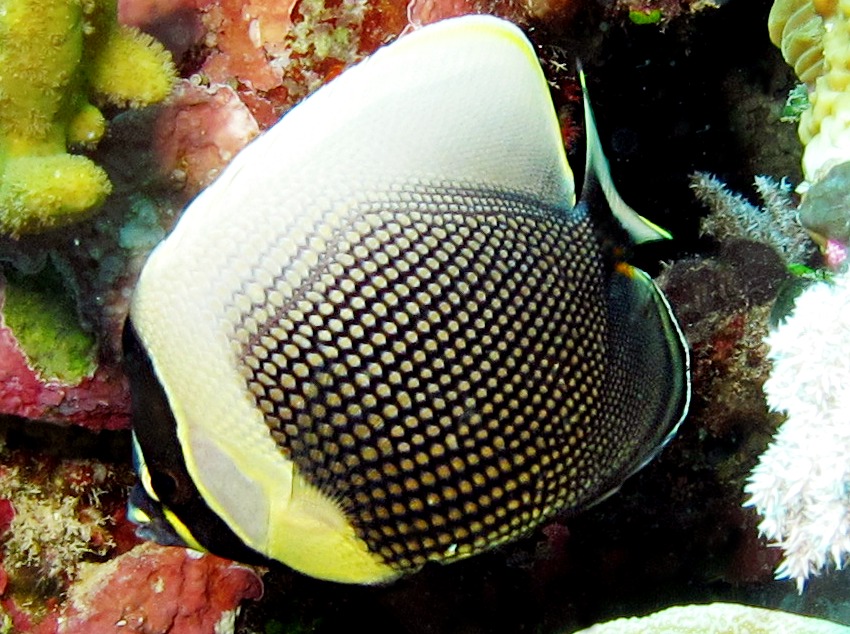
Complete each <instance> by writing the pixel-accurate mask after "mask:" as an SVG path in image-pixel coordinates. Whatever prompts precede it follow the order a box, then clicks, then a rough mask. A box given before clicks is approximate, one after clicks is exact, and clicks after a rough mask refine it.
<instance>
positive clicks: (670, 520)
mask: <svg viewBox="0 0 850 634" xmlns="http://www.w3.org/2000/svg"><path fill="white" fill-rule="evenodd" d="M0 4H2V6H3V9H4V11H3V12H2V15H0V62H2V63H0V67H3V68H7V67H9V66H8V64H9V63H11V62H9V60H11V59H13V60H15V62H14V63H15V64H17V66H15V68H14V72H15V73H16V77H17V78H18V79H16V81H15V82H11V83H10V82H9V80H7V79H4V78H3V77H0V632H24V633H29V632H32V633H39V634H41V633H51V634H52V633H58V632H68V633H70V632H145V633H154V632H156V633H165V632H168V633H170V634H204V633H207V632H209V633H213V632H215V633H218V634H222V633H225V632H238V633H240V634H260V633H263V634H283V633H290V632H291V633H296V632H320V633H333V632H343V631H346V632H347V631H352V630H361V629H362V630H368V631H371V632H394V633H398V632H410V633H411V634H420V633H421V634H425V633H428V632H440V633H451V632H458V633H460V632H464V633H473V632H481V633H484V632H520V631H523V632H546V633H548V632H553V633H555V632H557V633H567V632H573V631H577V630H579V629H581V628H585V627H589V626H591V625H593V624H594V623H600V622H603V621H608V620H611V619H615V618H619V617H632V616H643V615H647V614H649V613H653V612H658V611H660V610H664V609H665V608H669V607H671V606H683V605H690V604H704V603H711V604H712V606H711V607H709V608H705V609H703V608H680V609H679V610H677V611H666V612H659V613H658V614H656V615H655V616H653V617H651V619H647V620H646V621H643V622H641V621H630V622H629V625H628V626H627V625H625V624H623V623H620V624H619V625H618V624H616V623H615V624H611V625H608V626H604V627H606V628H608V629H599V630H591V631H618V632H625V631H636V632H637V631H653V632H660V631H708V630H707V629H705V628H703V627H700V624H701V623H702V624H705V623H711V624H712V625H714V626H717V628H718V629H717V630H716V631H718V632H720V631H733V630H732V629H731V628H733V627H739V628H742V629H740V631H762V629H758V627H760V626H765V625H767V624H772V625H769V627H770V628H771V631H782V628H783V627H785V628H793V630H794V631H799V632H804V631H811V632H821V631H823V632H830V631H846V630H843V629H842V628H840V627H839V626H838V625H835V624H843V625H845V626H847V625H850V603H848V599H847V598H848V596H850V576H848V574H846V572H842V571H840V570H837V569H838V568H840V567H841V565H842V564H843V562H844V560H845V559H846V557H847V555H848V553H850V537H848V535H850V495H848V493H847V491H848V488H850V485H848V482H850V471H849V470H848V468H847V467H846V462H847V461H846V456H847V455H848V452H850V433H848V431H847V424H846V422H847V421H846V411H847V409H846V407H843V404H847V403H848V402H850V399H848V396H847V394H846V390H847V389H848V388H847V387H846V386H847V385H850V376H848V374H850V369H848V362H847V361H846V360H847V359H850V350H847V347H848V346H850V335H848V333H847V326H846V314H847V311H846V307H847V306H848V304H850V291H848V290H847V289H850V283H848V281H847V274H846V273H844V272H843V268H844V267H845V259H846V253H847V245H848V244H850V229H848V227H850V220H848V216H847V213H846V209H847V204H846V202H847V199H848V197H849V196H850V193H848V192H850V186H848V184H847V183H848V182H850V181H849V180H848V178H846V177H848V174H850V172H848V171H847V167H846V165H847V160H848V159H850V156H845V155H844V154H843V152H844V151H847V150H845V148H850V141H848V139H850V136H848V133H847V131H846V130H845V128H846V127H847V126H848V125H850V124H848V122H849V121H850V116H849V115H848V113H847V108H848V107H850V105H848V104H850V96H848V93H847V90H848V84H850V82H848V79H847V78H848V77H850V75H848V72H850V66H848V64H850V58H848V57H847V54H846V51H847V50H850V47H848V45H847V38H848V37H850V35H848V33H850V26H848V25H850V22H848V20H850V2H847V1H845V0H835V1H833V2H828V1H827V2H824V1H820V2H807V1H804V0H777V2H776V3H775V5H774V3H773V2H771V0H528V1H527V2H522V3H519V2H515V1H514V0H282V1H281V0H252V1H250V2H249V1H247V0H120V1H119V2H117V3H116V2H114V1H112V2H110V1H109V0H67V1H65V2H41V3H34V2H28V1H24V0H21V1H13V0H9V1H8V2H5V3H0ZM481 12H484V13H493V14H496V15H500V16H503V17H507V18H509V19H511V20H513V21H515V22H517V23H518V24H520V25H521V26H522V27H524V28H525V29H526V30H527V31H528V33H529V35H530V37H531V38H532V39H533V41H534V43H535V44H536V46H537V47H538V51H539V55H540V58H541V61H542V62H543V65H544V69H545V71H546V73H547V79H548V80H549V82H550V85H551V89H552V95H553V98H554V100H555V104H556V107H557V108H558V113H559V117H560V120H561V123H562V132H563V136H564V141H565V144H566V145H567V147H568V150H569V152H570V160H571V163H572V164H573V166H581V165H583V164H584V158H583V151H584V149H583V146H582V142H581V139H582V138H583V132H582V127H581V116H580V110H581V103H580V98H579V95H580V91H579V89H578V87H577V81H576V76H575V68H574V60H575V59H576V58H577V57H578V58H580V59H581V60H582V63H583V65H584V68H585V70H586V72H587V75H588V80H589V82H590V89H591V94H592V96H593V100H594V104H593V105H594V108H595V109H596V113H597V118H598V121H599V127H600V133H601V137H602V142H603V145H604V147H605V150H606V152H607V154H608V156H609V159H610V161H611V166H612V172H613V178H614V181H615V183H616V184H617V186H618V188H619V190H620V192H621V194H622V195H623V198H624V199H625V200H626V201H627V202H629V204H630V205H632V206H633V207H634V208H635V209H637V210H638V211H640V212H641V213H642V214H644V215H646V216H648V217H649V218H651V219H652V220H653V221H654V222H656V223H658V224H660V225H662V226H664V227H665V228H668V229H670V230H671V231H672V233H673V234H674V236H675V238H676V239H675V240H673V241H670V242H669V243H668V244H663V245H658V244H655V245H647V246H643V247H640V248H637V249H636V250H635V253H634V254H633V255H634V257H633V260H635V261H636V263H638V264H640V265H641V266H642V268H644V269H645V270H648V271H651V272H652V273H653V274H654V275H655V276H656V277H657V280H658V282H659V284H660V285H661V286H662V287H663V288H664V289H665V292H666V293H667V296H668V297H669V299H670V302H671V304H672V305H673V308H674V310H675V312H676V313H677V315H678V316H679V319H680V322H681V324H682V326H683V328H684V330H685V334H686V335H687V338H688V340H689V342H690V345H691V348H692V370H693V388H694V395H693V403H692V406H691V414H690V416H689V417H688V419H687V420H686V421H685V423H684V424H683V426H682V428H681V430H680V432H679V435H678V437H677V438H675V439H674V440H673V441H672V442H671V443H670V445H669V446H668V447H667V448H666V449H665V450H664V451H663V452H662V453H661V455H660V456H659V457H658V458H657V459H656V460H655V461H654V462H652V463H651V464H650V465H649V466H648V467H647V468H645V469H644V470H643V471H641V472H640V473H639V474H637V475H636V476H635V477H633V478H632V479H630V480H628V481H627V482H626V483H625V485H624V486H623V487H622V489H621V490H620V491H618V492H617V493H616V494H615V495H613V496H611V497H610V498H608V499H606V500H605V501H603V502H601V503H599V504H598V505H596V506H594V507H593V508H591V509H589V510H588V511H586V512H585V513H583V514H582V515H580V516H577V517H565V518H562V519H559V520H558V521H556V522H553V523H551V524H549V525H548V526H546V527H544V528H542V529H541V530H539V531H537V532H536V533H534V534H532V535H529V536H528V537H527V538H525V539H524V540H521V541H520V542H518V543H516V544H513V545H509V546H505V547H503V548H501V549H499V550H497V551H494V552H491V553H488V554H485V555H482V556H479V557H476V558H474V559H471V560H467V561H463V562H459V563H457V564H453V565H451V566H446V567H439V566H434V567H426V568H425V569H424V570H423V571H422V572H421V573H418V574H417V575H414V576H412V577H410V578H406V579H403V580H402V581H399V582H397V583H395V584H392V585H389V586H385V587H347V586H339V585H335V584H329V583H323V582H319V581H316V580H312V579H308V578H304V577H302V576H300V575H297V574H295V573H293V572H291V571H289V570H287V569H285V568H283V567H282V566H281V567H271V568H268V569H254V568H249V567H247V566H243V565H239V564H235V563H233V562H229V561H227V560H224V559H220V558H218V557H213V556H210V555H204V556H201V555H198V554H196V553H193V552H190V551H185V550H182V549H178V548H164V547H160V546H155V545H152V544H147V543H142V542H141V541H140V540H139V539H138V538H137V537H136V536H135V534H134V530H133V527H132V525H131V524H130V523H129V521H128V520H127V519H126V512H125V505H126V500H127V495H128V491H129V487H130V486H131V484H132V483H133V479H134V477H133V474H132V466H131V464H130V439H129V431H128V429H129V424H130V420H129V407H130V399H129V394H128V387H127V383H126V380H125V377H124V376H123V373H122V370H121V365H120V361H121V345H120V342H121V328H122V324H123V320H124V317H125V315H126V312H127V307H128V302H129V298H130V295H131V293H132V289H133V285H134V282H135V279H136V278H137V276H138V274H139V271H140V269H141V267H142V265H143V263H144V261H145V258H146V256H147V254H148V253H149V252H150V250H151V249H152V248H153V247H154V246H155V245H156V244H157V243H158V242H159V241H160V240H161V239H162V238H163V237H164V236H165V235H166V234H167V233H168V231H169V230H170V228H171V227H172V226H173V224H174V222H175V221H176V219H177V218H178V217H179V214H180V211H181V209H182V208H183V207H184V205H185V204H186V203H187V201H189V200H190V199H191V198H192V197H193V196H195V195H196V194H197V193H198V192H200V191H201V190H202V189H203V188H204V187H205V186H206V185H208V184H209V183H210V182H212V180H214V179H215V177H216V176H217V175H218V173H219V172H220V171H221V169H222V167H223V166H225V165H226V164H227V163H228V162H229V160H230V159H231V158H232V157H233V156H234V155H235V154H236V153H237V152H238V151H239V150H240V149H241V148H242V147H244V146H245V145H246V144H247V143H248V142H249V141H250V140H251V139H253V138H254V137H256V136H257V135H258V134H260V133H261V132H262V131H263V130H265V129H267V128H268V127H269V126H271V125H272V124H273V123H274V122H275V121H277V120H278V119H279V118H280V116H282V115H283V114H284V113H285V112H286V111H287V110H289V109H290V108H292V107H293V106H294V105H295V104H296V103H298V102H299V101H300V100H301V99H303V98H304V97H305V96H307V95H309V94H310V93H311V92H312V91H314V90H315V89H316V88H317V87H319V86H321V85H322V84H324V83H325V82H327V81H330V80H332V79H333V78H334V77H335V76H336V75H338V74H339V73H340V72H342V71H343V70H344V69H345V68H346V67H347V66H349V65H351V64H352V63H355V62H357V61H359V60H361V59H363V58H364V57H365V56H367V55H368V54H369V53H371V52H372V51H374V50H375V49H376V48H377V47H379V46H380V45H381V44H383V43H385V42H388V41H390V40H392V39H393V38H395V37H396V36H398V35H399V34H400V33H402V32H403V31H404V30H405V29H407V28H411V26H416V25H421V24H427V23H430V22H434V21H437V20H440V19H443V18H447V17H451V16H455V15H462V14H467V13H481ZM21 16H26V17H21ZM131 59H132V60H133V62H132V63H130V62H129V61H128V60H131ZM4 60H5V61H4ZM4 77H6V75H4ZM20 77H25V78H26V80H24V81H20V79H19V78H20ZM7 84H10V85H7ZM11 84H13V85H11ZM166 95H167V98H166ZM10 104H14V107H11V106H10ZM25 121H28V122H30V123H31V124H32V125H30V126H26V125H22V122H25ZM797 124H798V125H799V137H798V129H797ZM801 139H802V142H801ZM44 174H48V175H50V178H43V176H44ZM57 175H58V176H57ZM798 218H799V222H798ZM833 276H834V277H835V279H836V282H835V284H834V285H833V286H826V284H828V282H827V283H825V282H824V281H823V280H825V279H830V278H832V277H833ZM800 293H803V294H804V295H803V296H802V297H804V299H801V300H800V302H799V307H800V310H799V311H794V310H793V307H794V304H795V298H796V297H798V295H800ZM789 314H790V315H791V317H790V318H789V319H788V320H787V321H785V325H784V326H783V327H782V328H779V329H778V328H777V324H778V323H780V322H781V321H782V320H783V319H785V318H786V317H787V316H788V315H789ZM769 333H772V334H769ZM830 354H832V355H833V357H834V358H833V357H830V356H829V355H830ZM824 359H827V360H824ZM829 359H832V360H829ZM772 368H776V369H775V371H773V370H772ZM765 384H767V387H766V388H765ZM765 391H767V393H768V397H769V399H768V398H766V396H765ZM786 419H787V420H786ZM779 429H781V430H782V431H780V432H777V430H779ZM768 447H770V449H768ZM777 567H778V574H779V576H780V577H782V578H781V579H776V578H775V576H776V575H777ZM729 603H738V604H749V605H754V606H762V607H764V608H768V609H769V610H770V611H769V612H758V613H755V612H752V611H748V610H744V609H739V608H736V607H734V606H732V607H729V605H728V604H729ZM778 610H782V611H784V612H790V613H797V614H802V615H809V616H814V617H820V618H824V619H829V620H831V621H833V624H832V625H830V624H826V623H822V622H821V623H816V622H814V621H793V618H794V617H792V616H790V615H788V614H785V613H784V612H779V611H778ZM788 619H792V620H788ZM727 622H728V623H729V626H728V629H720V624H722V623H727ZM677 623H678V625H677ZM694 623H697V625H696V626H694V625H693V624H694ZM788 623H793V624H791V625H789V624H788ZM627 627H628V628H629V629H626V628H627ZM662 627H668V628H671V629H669V630H664V629H661V628H662ZM674 627H690V628H691V629H672V628H674ZM748 627H749V628H750V629H743V628H748ZM807 628H808V629H807ZM735 631H738V630H735ZM785 631H791V629H786V630H785Z"/></svg>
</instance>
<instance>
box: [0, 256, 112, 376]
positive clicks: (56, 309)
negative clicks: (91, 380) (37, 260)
mask: <svg viewBox="0 0 850 634" xmlns="http://www.w3.org/2000/svg"><path fill="white" fill-rule="evenodd" d="M5 294H6V300H5V303H4V304H3V318H4V321H5V324H6V326H8V327H9V329H10V330H11V331H12V332H13V333H14V334H15V338H16V339H17V341H18V344H19V345H20V346H21V349H22V350H23V351H24V354H26V355H27V359H28V361H29V363H30V365H31V366H32V367H33V368H34V369H35V370H36V371H38V372H39V373H40V374H41V375H42V376H44V377H45V378H55V379H59V380H60V381H62V382H63V383H67V384H69V385H76V384H77V383H79V382H80V380H81V379H83V378H84V377H87V376H91V374H92V373H93V372H94V370H95V368H96V365H97V363H96V341H95V338H94V337H93V336H92V335H91V334H89V333H87V332H85V331H83V330H82V328H81V327H80V325H79V322H78V319H77V313H76V309H75V306H74V302H73V300H72V299H71V298H70V297H69V296H68V295H67V293H66V292H65V290H64V288H63V287H62V283H61V281H60V279H59V275H58V273H56V271H55V270H54V269H52V268H50V267H46V268H45V269H44V270H43V271H42V272H41V273H39V274H38V275H34V276H25V275H21V274H17V273H12V272H7V280H6V293H5Z"/></svg>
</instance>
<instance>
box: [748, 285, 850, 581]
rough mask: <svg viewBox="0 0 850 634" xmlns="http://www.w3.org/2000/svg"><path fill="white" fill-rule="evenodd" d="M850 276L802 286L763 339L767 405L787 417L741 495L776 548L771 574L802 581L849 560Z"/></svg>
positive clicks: (760, 528) (764, 533) (762, 531)
mask: <svg viewBox="0 0 850 634" xmlns="http://www.w3.org/2000/svg"><path fill="white" fill-rule="evenodd" d="M848 315H850V273H847V272H845V273H842V274H840V275H837V276H836V277H835V278H834V280H833V281H832V282H820V283H818V284H815V285H813V286H811V287H809V288H808V289H807V290H806V291H805V292H804V293H803V294H802V295H800V297H799V298H798V299H797V302H796V305H795V308H794V311H793V313H792V314H791V316H790V317H789V318H788V319H787V320H786V321H785V322H783V323H782V324H781V325H780V326H779V327H778V328H777V329H776V330H775V331H773V332H772V333H771V334H770V335H769V336H768V337H767V339H766V341H767V343H768V344H769V346H770V353H769V357H770V359H771V361H772V362H773V369H772V371H771V374H770V378H769V379H768V381H767V382H766V383H765V386H764V391H765V394H766V395H767V401H768V404H769V405H770V407H771V408H772V409H774V410H777V411H780V412H784V413H785V414H786V416H787V420H786V421H785V422H784V423H783V424H782V426H781V427H780V428H779V431H778V432H777V434H776V436H775V437H774V439H773V442H772V444H771V445H770V447H768V449H767V451H766V452H765V453H764V454H763V455H762V456H761V458H760V460H759V463H758V465H756V467H755V468H754V469H753V471H752V473H751V474H750V478H749V481H748V483H747V486H746V489H745V491H746V492H747V493H748V494H749V496H750V498H749V499H748V500H747V502H746V503H745V505H746V506H754V507H755V508H756V510H757V511H758V512H759V513H760V514H761V516H762V521H761V523H760V524H759V530H760V531H761V533H762V534H763V535H764V536H765V537H767V538H768V539H769V540H770V541H771V542H773V543H774V544H775V545H777V546H779V547H781V548H782V550H783V552H784V555H785V557H784V559H783V561H782V562H781V563H780V565H779V567H778V568H777V570H776V576H777V578H790V579H794V580H795V581H796V582H797V586H798V588H799V589H800V591H802V589H803V587H804V586H805V583H806V581H807V580H808V578H809V577H810V576H811V575H813V574H817V573H818V572H819V571H821V570H823V569H824V568H827V567H829V566H835V567H837V568H841V567H842V566H843V565H844V564H845V562H846V561H847V558H848V555H850V318H848Z"/></svg>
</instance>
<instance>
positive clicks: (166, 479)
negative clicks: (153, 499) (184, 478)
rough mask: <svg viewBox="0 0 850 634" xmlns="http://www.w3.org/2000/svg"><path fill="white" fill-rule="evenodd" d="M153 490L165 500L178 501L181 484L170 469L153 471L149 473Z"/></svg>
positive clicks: (160, 498) (158, 496)
mask: <svg viewBox="0 0 850 634" xmlns="http://www.w3.org/2000/svg"><path fill="white" fill-rule="evenodd" d="M149 478H150V486H151V490H152V491H154V492H155V494H156V496H157V498H158V499H159V500H162V501H163V502H171V503H174V502H175V501H178V500H177V499H176V498H178V497H179V496H178V492H179V486H178V482H177V477H176V476H175V475H174V474H173V473H171V472H169V471H160V470H157V471H151V472H150V473H149Z"/></svg>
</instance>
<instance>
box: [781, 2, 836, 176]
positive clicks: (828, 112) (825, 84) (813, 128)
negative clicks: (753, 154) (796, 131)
mask: <svg viewBox="0 0 850 634" xmlns="http://www.w3.org/2000/svg"><path fill="white" fill-rule="evenodd" d="M768 29H769V32H770V38H771V40H772V41H773V43H774V44H776V45H777V46H779V47H780V48H781V50H782V54H783V56H784V57H785V60H786V61H787V62H788V63H789V64H790V65H791V66H793V67H794V70H795V71H796V73H797V76H798V77H799V78H800V79H801V80H802V81H803V82H805V83H806V84H807V85H808V87H809V102H810V107H809V108H808V109H807V110H806V111H805V112H804V113H803V115H802V117H801V119H800V140H801V141H802V142H803V145H804V146H805V151H804V153H803V173H804V175H805V177H806V180H807V181H808V183H809V184H811V183H814V182H816V181H818V180H820V179H821V178H822V177H823V176H824V175H825V174H826V173H827V172H828V171H829V170H830V169H831V168H832V167H834V166H836V165H838V164H840V163H844V162H846V161H848V160H850V0H776V2H775V3H774V5H773V8H772V9H771V12H770V17H769V19H768Z"/></svg>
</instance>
